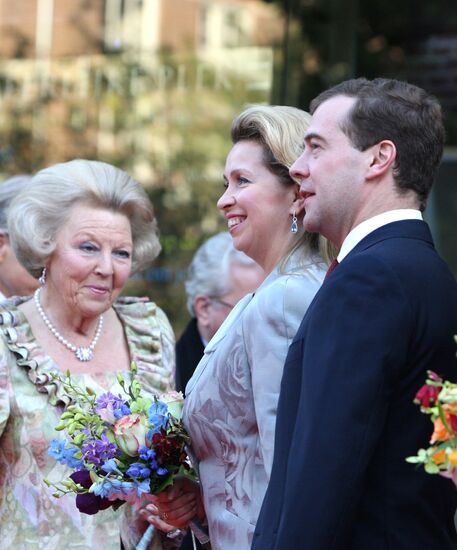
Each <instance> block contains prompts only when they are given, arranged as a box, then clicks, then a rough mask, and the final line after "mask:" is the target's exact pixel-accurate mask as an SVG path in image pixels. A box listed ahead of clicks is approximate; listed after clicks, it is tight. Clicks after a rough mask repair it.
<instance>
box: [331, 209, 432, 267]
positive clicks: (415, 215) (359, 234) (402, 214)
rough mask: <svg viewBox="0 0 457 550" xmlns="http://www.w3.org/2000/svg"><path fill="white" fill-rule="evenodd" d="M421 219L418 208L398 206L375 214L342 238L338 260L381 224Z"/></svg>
mask: <svg viewBox="0 0 457 550" xmlns="http://www.w3.org/2000/svg"><path fill="white" fill-rule="evenodd" d="M422 219H423V218H422V214H421V212H420V211H419V210H413V209H411V208H399V209H398V210H389V211H388V212H383V213H382V214H378V215H377V216H373V217H372V218H369V219H368V220H365V221H363V222H362V223H359V225H357V226H356V227H354V229H353V230H352V231H350V232H349V234H348V235H347V237H346V238H345V239H344V241H343V244H342V245H341V249H340V252H339V254H338V262H341V261H342V260H343V259H344V258H345V257H346V256H347V255H348V254H349V252H351V250H352V249H353V248H354V247H355V246H356V245H357V244H359V242H360V241H361V240H362V239H364V238H365V237H366V236H367V235H369V234H370V233H372V232H373V231H374V230H375V229H378V228H379V227H382V226H383V225H387V224H388V223H392V222H398V221H401V220H422Z"/></svg>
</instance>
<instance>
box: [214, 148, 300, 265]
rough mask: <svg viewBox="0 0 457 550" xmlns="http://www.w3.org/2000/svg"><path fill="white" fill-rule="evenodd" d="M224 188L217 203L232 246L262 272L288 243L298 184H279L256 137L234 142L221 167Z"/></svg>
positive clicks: (274, 261) (280, 255)
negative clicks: (250, 259) (265, 160)
mask: <svg viewBox="0 0 457 550" xmlns="http://www.w3.org/2000/svg"><path fill="white" fill-rule="evenodd" d="M224 180H225V186H226V190H225V193H224V194H223V195H222V197H221V198H220V199H219V201H218V203H217V206H218V208H220V209H221V210H222V211H223V212H224V215H225V217H226V219H227V223H228V229H229V231H230V234H231V236H232V238H233V244H234V246H235V248H237V249H238V250H241V251H243V252H244V253H245V254H247V255H248V256H250V257H251V258H252V259H253V260H255V261H256V262H257V263H258V264H259V265H261V266H262V267H263V268H264V269H265V271H266V272H269V271H271V269H273V267H274V266H275V265H276V264H277V263H278V262H279V260H280V259H281V257H282V255H283V254H284V253H285V252H286V251H287V249H288V248H289V245H290V240H291V233H290V222H291V214H292V212H293V208H294V201H295V199H296V197H297V195H298V185H290V186H286V185H283V184H282V183H281V182H280V181H279V179H278V177H277V176H276V175H274V174H273V173H272V172H270V170H269V169H268V168H267V166H266V165H265V162H264V150H263V146H262V145H261V144H260V143H257V142H256V141H249V140H243V141H239V142H237V143H235V145H234V146H233V147H232V150H231V151H230V153H229V154H228V156H227V161H226V164H225V170H224Z"/></svg>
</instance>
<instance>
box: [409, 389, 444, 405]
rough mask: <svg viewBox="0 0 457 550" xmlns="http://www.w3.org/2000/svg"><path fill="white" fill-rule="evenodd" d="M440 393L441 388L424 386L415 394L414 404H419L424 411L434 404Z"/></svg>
mask: <svg viewBox="0 0 457 550" xmlns="http://www.w3.org/2000/svg"><path fill="white" fill-rule="evenodd" d="M440 391H441V388H439V387H437V386H430V385H429V384H424V385H423V386H422V388H421V389H420V390H419V391H418V392H417V393H416V397H415V398H414V403H417V404H420V406H421V407H424V409H428V408H429V407H432V406H433V405H435V404H436V400H437V399H438V395H439V393H440Z"/></svg>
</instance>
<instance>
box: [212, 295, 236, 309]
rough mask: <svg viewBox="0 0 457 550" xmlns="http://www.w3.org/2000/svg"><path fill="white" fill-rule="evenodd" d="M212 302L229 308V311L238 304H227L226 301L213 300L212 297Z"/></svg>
mask: <svg viewBox="0 0 457 550" xmlns="http://www.w3.org/2000/svg"><path fill="white" fill-rule="evenodd" d="M210 300H211V301H212V302H217V303H218V304H221V306H224V307H227V308H229V309H233V308H234V307H235V305H236V304H229V303H228V302H226V301H224V300H221V299H220V298H211V297H210Z"/></svg>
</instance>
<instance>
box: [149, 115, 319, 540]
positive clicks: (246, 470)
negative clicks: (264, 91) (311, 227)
mask: <svg viewBox="0 0 457 550" xmlns="http://www.w3.org/2000/svg"><path fill="white" fill-rule="evenodd" d="M309 120H310V116H309V115H308V114H307V113H305V112H303V111H301V110H298V109H295V108H293V107H281V106H253V107H251V108H249V109H247V110H246V111H244V112H243V113H241V114H240V115H239V116H238V117H237V118H236V119H235V121H234V122H233V126H232V141H233V144H234V145H233V148H232V150H231V151H230V153H229V155H228V157H227V161H226V165H225V172H224V181H225V192H224V194H223V195H222V197H221V198H220V199H219V201H218V208H219V209H220V210H222V212H223V213H224V216H225V218H226V219H227V226H228V229H229V231H230V234H231V236H232V239H233V243H234V246H235V248H237V249H238V250H241V251H243V252H245V253H246V254H247V255H248V256H250V257H251V258H252V259H254V260H255V261H256V262H257V263H258V264H259V265H260V266H261V267H262V268H263V269H264V271H265V273H267V274H268V275H267V277H266V279H265V281H264V282H263V283H262V284H261V285H260V287H259V288H258V289H257V291H256V292H255V294H250V295H248V296H247V297H245V298H244V299H242V300H241V301H240V302H239V303H238V304H237V306H236V307H235V308H234V309H233V310H232V312H231V314H230V315H229V316H228V317H227V319H226V320H225V322H224V323H223V324H222V326H221V328H220V329H219V330H218V332H217V333H216V334H215V335H214V337H213V339H212V340H211V341H210V342H209V344H208V346H207V347H206V349H205V355H204V357H203V358H202V360H201V361H200V363H199V365H198V367H197V369H196V371H195V373H194V376H193V377H192V378H191V380H190V381H189V383H188V385H187V387H186V395H187V397H186V403H185V407H184V421H185V425H186V427H187V429H188V431H189V433H190V435H191V437H192V446H193V451H194V453H195V456H196V459H197V462H198V467H199V473H200V484H201V485H200V488H201V491H202V492H201V494H202V497H203V498H201V496H200V488H199V487H196V486H194V485H193V484H191V483H190V482H188V481H183V482H182V483H179V484H177V483H176V484H175V485H174V487H173V488H172V489H170V490H168V491H166V492H164V493H162V494H161V495H159V496H157V497H156V499H155V501H156V505H157V508H158V510H156V511H154V508H153V506H152V505H149V507H148V510H150V511H151V515H150V517H149V518H148V519H149V521H151V523H154V524H155V525H156V526H158V527H159V528H161V529H164V530H169V529H171V528H172V527H171V526H172V525H173V526H176V527H184V526H186V525H187V523H188V520H189V519H190V518H191V517H192V516H193V515H195V514H197V516H198V517H199V519H200V520H201V521H203V522H205V521H207V522H208V527H209V536H210V540H211V545H212V548H213V550H226V549H228V548H236V549H237V550H247V549H248V548H250V545H251V540H252V536H253V533H254V527H255V523H256V521H257V516H258V514H259V511H260V506H261V503H262V500H263V497H264V494H265V491H266V488H267V484H268V480H269V476H270V472H271V466H272V460H273V446H274V432H275V421H276V408H277V402H278V397H279V390H280V383H281V377H282V371H283V365H284V361H285V358H286V354H287V351H288V348H289V345H290V344H291V342H292V339H293V337H294V335H295V333H296V332H297V329H298V327H299V325H300V322H301V320H302V318H303V316H304V314H305V312H306V309H307V308H308V306H309V304H310V302H311V300H312V299H313V297H314V295H315V293H316V292H317V290H318V289H319V287H320V285H321V283H322V281H323V279H324V275H325V272H326V268H327V257H326V253H325V252H326V245H325V246H324V243H323V242H322V241H319V237H318V236H317V235H315V234H309V233H306V232H304V230H303V227H302V223H301V221H302V219H303V215H304V212H303V199H302V198H301V197H300V194H299V185H298V183H297V182H296V181H294V180H293V179H292V178H291V177H290V175H289V167H290V166H291V165H292V163H293V162H294V160H295V159H296V158H297V157H298V156H299V155H300V153H301V150H302V144H303V136H304V135H305V132H306V129H307V127H308V124H309ZM323 246H324V249H323V248H322V247H323ZM324 257H325V260H324ZM192 493H193V496H194V498H192V496H191V495H192ZM155 512H158V513H160V515H161V518H159V517H158V516H157V515H155ZM205 516H206V517H205Z"/></svg>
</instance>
